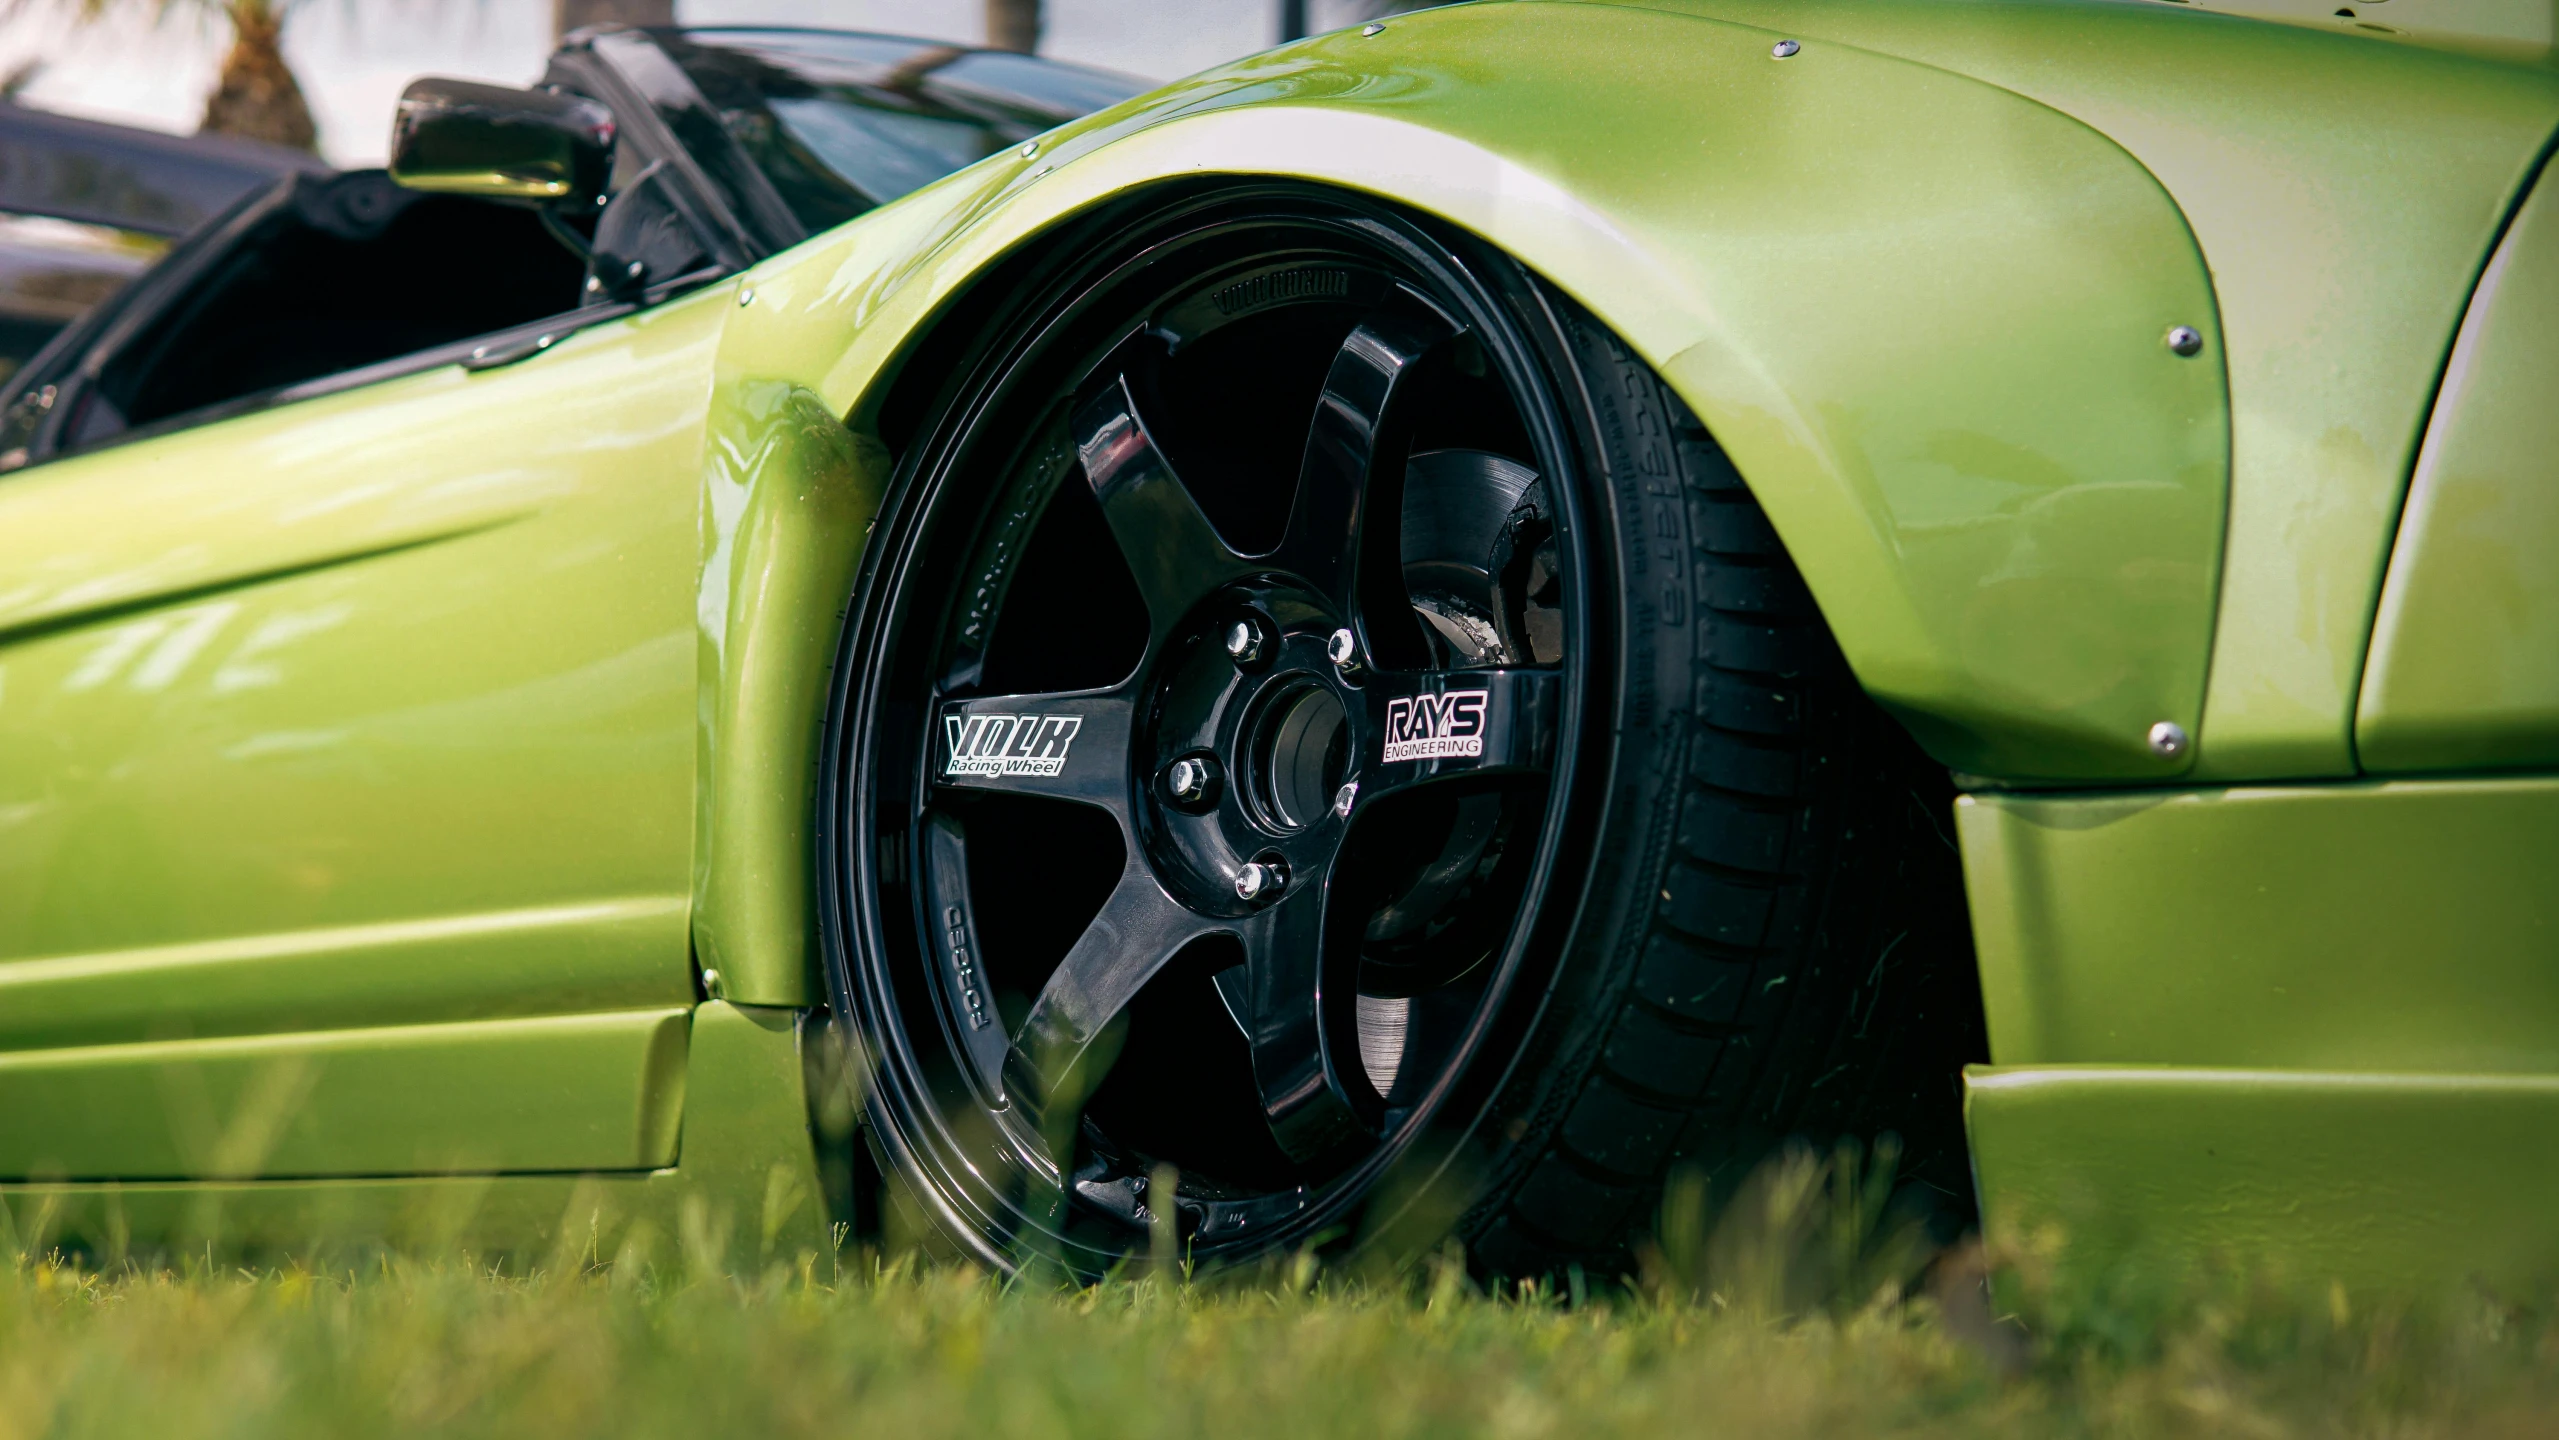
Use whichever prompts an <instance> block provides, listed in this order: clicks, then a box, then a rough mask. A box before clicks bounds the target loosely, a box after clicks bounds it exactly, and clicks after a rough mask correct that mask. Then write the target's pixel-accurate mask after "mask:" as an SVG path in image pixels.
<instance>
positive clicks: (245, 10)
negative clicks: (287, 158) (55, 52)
mask: <svg viewBox="0 0 2559 1440" xmlns="http://www.w3.org/2000/svg"><path fill="white" fill-rule="evenodd" d="M82 3H83V4H86V5H93V6H94V5H95V4H97V3H98V0H82ZM220 3H221V8H222V11H223V14H224V15H225V16H226V17H227V18H229V20H230V21H231V50H230V53H228V54H226V55H224V56H223V57H222V78H221V79H220V80H218V81H216V82H215V83H214V87H213V93H212V94H211V95H210V96H207V97H206V98H205V102H204V123H203V124H201V125H199V126H198V127H197V128H198V129H199V130H201V131H203V132H204V133H206V134H208V135H238V136H242V137H244V138H246V139H250V140H264V141H266V142H267V143H268V144H270V145H284V146H289V147H291V148H293V149H295V150H316V149H318V148H319V145H320V132H319V129H318V127H316V126H314V125H313V124H312V123H311V106H310V104H309V103H308V102H306V101H305V100H304V99H303V98H302V85H301V82H299V81H297V80H295V79H294V78H293V68H292V67H291V66H289V65H287V64H285V63H284V17H285V16H286V14H287V13H289V12H290V11H291V10H292V9H293V8H294V6H295V4H296V3H297V0H220Z"/></svg>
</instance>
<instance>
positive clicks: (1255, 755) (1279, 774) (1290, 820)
mask: <svg viewBox="0 0 2559 1440" xmlns="http://www.w3.org/2000/svg"><path fill="white" fill-rule="evenodd" d="M1243 738H1244V753H1243V761H1244V775H1245V785H1244V800H1245V803H1246V804H1247V805H1249V806H1250V807H1251V808H1252V810H1253V811H1254V818H1256V819H1258V820H1260V821H1261V822H1262V823H1263V824H1265V825H1267V826H1269V827H1270V828H1271V829H1273V830H1275V831H1278V832H1280V833H1282V834H1286V833H1289V832H1291V831H1297V830H1303V829H1305V828H1307V827H1308V826H1310V825H1313V824H1315V823H1317V822H1318V821H1320V820H1322V819H1323V818H1324V816H1325V813H1326V812H1327V811H1329V810H1330V809H1331V808H1332V804H1333V796H1334V793H1335V792H1336V791H1338V790H1340V789H1341V786H1342V781H1343V779H1344V778H1345V777H1346V776H1347V775H1348V774H1349V773H1350V758H1351V757H1350V739H1351V727H1350V724H1349V718H1348V716H1347V715H1345V714H1344V712H1343V709H1342V702H1341V698H1340V697H1339V696H1337V695H1335V694H1334V693H1333V690H1332V688H1331V687H1330V686H1327V685H1324V684H1322V683H1321V682H1318V681H1316V680H1313V679H1311V678H1304V677H1291V678H1290V679H1284V680H1282V681H1280V682H1279V683H1277V684H1275V685H1273V686H1272V687H1271V690H1270V691H1269V692H1267V693H1266V694H1264V695H1263V696H1261V697H1259V698H1258V700H1257V702H1256V704H1255V705H1254V707H1253V710H1252V714H1251V718H1250V719H1248V720H1247V721H1246V722H1245V733H1244V737H1243Z"/></svg>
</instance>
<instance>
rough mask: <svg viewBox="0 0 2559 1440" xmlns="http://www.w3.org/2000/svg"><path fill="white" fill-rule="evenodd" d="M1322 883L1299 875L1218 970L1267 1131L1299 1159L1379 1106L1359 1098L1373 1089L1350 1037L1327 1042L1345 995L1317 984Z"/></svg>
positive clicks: (1339, 1030)
mask: <svg viewBox="0 0 2559 1440" xmlns="http://www.w3.org/2000/svg"><path fill="white" fill-rule="evenodd" d="M1326 889H1327V887H1326V886H1324V885H1322V884H1313V885H1308V886H1306V887H1305V888H1304V889H1302V890H1298V891H1295V892H1294V893H1292V894H1290V895H1289V896H1288V898H1286V899H1284V900H1282V901H1280V903H1278V904H1277V905H1274V906H1272V907H1271V908H1270V909H1268V910H1266V911H1263V912H1262V913H1261V914H1259V915H1256V916H1254V917H1253V918H1252V919H1251V920H1250V921H1248V922H1246V924H1245V926H1244V927H1243V936H1244V964H1243V965H1242V966H1241V967H1239V968H1237V969H1233V970H1226V971H1222V972H1220V973H1219V975H1218V977H1217V980H1218V987H1219V988H1220V989H1221V990H1223V991H1225V992H1226V999H1227V1007H1228V1008H1229V1009H1230V1010H1232V1011H1233V1012H1234V1013H1235V1014H1236V1016H1237V1017H1238V1018H1239V1019H1240V1020H1242V1021H1243V1022H1244V1027H1245V1039H1246V1040H1247V1041H1248V1042H1249V1043H1250V1044H1251V1046H1252V1051H1253V1082H1254V1084H1255V1085H1256V1086H1258V1087H1259V1088H1260V1090H1261V1094H1262V1114H1263V1118H1264V1119H1265V1120H1266V1121H1268V1123H1269V1125H1270V1127H1271V1136H1272V1138H1273V1139H1275V1140H1277V1141H1278V1142H1279V1145H1280V1148H1281V1149H1282V1150H1285V1151H1287V1152H1288V1154H1289V1156H1290V1158H1292V1159H1296V1160H1301V1161H1303V1160H1311V1159H1314V1158H1316V1157H1318V1156H1320V1155H1322V1154H1323V1153H1324V1152H1325V1151H1327V1150H1329V1149H1331V1148H1332V1147H1333V1146H1334V1145H1335V1144H1337V1143H1339V1142H1340V1141H1341V1139H1342V1138H1343V1137H1344V1136H1347V1135H1350V1134H1353V1133H1355V1132H1356V1131H1357V1130H1359V1129H1360V1128H1362V1126H1363V1125H1364V1124H1365V1123H1366V1117H1367V1116H1368V1114H1369V1112H1371V1111H1374V1110H1375V1109H1377V1108H1378V1107H1377V1106H1376V1105H1375V1104H1363V1103H1361V1097H1363V1096H1365V1098H1366V1099H1367V1100H1370V1101H1373V1100H1374V1099H1375V1092H1374V1091H1371V1090H1369V1089H1368V1080H1367V1077H1366V1075H1365V1073H1364V1072H1362V1071H1361V1070H1360V1068H1359V1059H1358V1054H1357V1051H1358V1047H1357V1045H1355V1044H1353V1045H1348V1046H1343V1045H1337V1044H1336V1043H1334V1037H1336V1036H1340V1035H1344V1034H1347V1033H1349V1032H1348V1031H1347V1030H1346V1029H1345V1028H1344V1026H1343V1024H1342V1022H1343V1021H1344V1020H1346V1019H1347V1018H1348V1016H1349V1014H1350V1012H1349V1009H1348V1007H1349V1005H1350V1004H1351V1000H1350V996H1349V995H1348V994H1347V993H1335V992H1334V990H1328V988H1327V985H1326V977H1325V975H1324V969H1323V955H1324V905H1325V891H1326ZM1335 990H1338V987H1335ZM1354 1023H1355V1022H1354Z"/></svg>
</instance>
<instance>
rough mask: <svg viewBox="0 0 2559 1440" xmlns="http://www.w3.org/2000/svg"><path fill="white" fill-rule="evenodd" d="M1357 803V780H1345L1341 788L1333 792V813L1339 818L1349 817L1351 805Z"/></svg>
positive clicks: (1346, 818) (1345, 818)
mask: <svg viewBox="0 0 2559 1440" xmlns="http://www.w3.org/2000/svg"><path fill="white" fill-rule="evenodd" d="M1358 803H1359V782H1358V781H1357V780H1350V781H1345V782H1344V783H1343V785H1342V788H1341V789H1339V790H1336V791H1334V792H1333V814H1334V815H1335V816H1337V817H1339V818H1341V819H1344V820H1348V819H1349V818H1351V807H1352V806H1353V805H1356V804H1358Z"/></svg>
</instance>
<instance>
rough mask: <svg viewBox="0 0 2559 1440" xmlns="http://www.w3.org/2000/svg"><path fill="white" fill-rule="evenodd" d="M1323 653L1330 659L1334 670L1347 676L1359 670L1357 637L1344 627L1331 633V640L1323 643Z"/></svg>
mask: <svg viewBox="0 0 2559 1440" xmlns="http://www.w3.org/2000/svg"><path fill="white" fill-rule="evenodd" d="M1324 653H1325V654H1326V655H1328V656H1331V657H1332V661H1333V668H1334V669H1336V670H1339V671H1341V672H1342V673H1343V674H1345V675H1348V674H1350V673H1351V672H1352V671H1354V670H1357V669H1358V668H1359V637H1358V636H1356V635H1353V634H1352V633H1351V632H1350V628H1349V627H1348V626H1344V627H1343V628H1342V629H1339V630H1336V631H1334V632H1333V638H1332V639H1330V640H1327V641H1325V642H1324Z"/></svg>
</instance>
